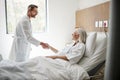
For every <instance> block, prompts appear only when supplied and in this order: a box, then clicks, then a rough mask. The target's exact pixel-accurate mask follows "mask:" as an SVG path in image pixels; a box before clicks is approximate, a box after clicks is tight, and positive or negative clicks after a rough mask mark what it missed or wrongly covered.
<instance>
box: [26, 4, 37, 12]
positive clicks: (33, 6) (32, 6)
mask: <svg viewBox="0 0 120 80" xmlns="http://www.w3.org/2000/svg"><path fill="white" fill-rule="evenodd" d="M34 8H38V6H37V5H34V4H30V5H29V6H28V10H30V11H32V10H33V9H34Z"/></svg>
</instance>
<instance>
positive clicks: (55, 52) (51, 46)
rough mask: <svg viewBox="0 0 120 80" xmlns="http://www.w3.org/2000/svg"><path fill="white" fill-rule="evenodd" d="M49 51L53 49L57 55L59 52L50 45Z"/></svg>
mask: <svg viewBox="0 0 120 80" xmlns="http://www.w3.org/2000/svg"><path fill="white" fill-rule="evenodd" d="M49 49H51V50H52V51H53V52H54V53H57V52H58V50H57V49H55V48H54V47H52V46H50V45H49Z"/></svg>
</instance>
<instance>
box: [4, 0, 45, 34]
mask: <svg viewBox="0 0 120 80" xmlns="http://www.w3.org/2000/svg"><path fill="white" fill-rule="evenodd" d="M46 3H47V0H6V21H7V22H6V24H7V33H14V31H15V27H16V25H17V23H18V21H19V20H20V18H21V17H22V16H24V15H26V14H27V7H28V5H29V4H35V5H37V6H38V15H37V16H36V18H35V19H32V20H31V24H32V30H33V32H34V33H38V32H45V31H46V28H47V26H46V21H47V20H46V19H47V18H46V13H47V9H46V8H47V5H46Z"/></svg>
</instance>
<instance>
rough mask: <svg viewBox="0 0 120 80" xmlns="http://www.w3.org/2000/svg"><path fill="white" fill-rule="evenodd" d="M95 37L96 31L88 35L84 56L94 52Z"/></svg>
mask: <svg viewBox="0 0 120 80" xmlns="http://www.w3.org/2000/svg"><path fill="white" fill-rule="evenodd" d="M96 37H97V33H96V32H92V33H90V34H89V35H88V37H87V39H86V50H85V56H87V57H89V56H91V55H92V54H93V53H94V50H95V43H96Z"/></svg>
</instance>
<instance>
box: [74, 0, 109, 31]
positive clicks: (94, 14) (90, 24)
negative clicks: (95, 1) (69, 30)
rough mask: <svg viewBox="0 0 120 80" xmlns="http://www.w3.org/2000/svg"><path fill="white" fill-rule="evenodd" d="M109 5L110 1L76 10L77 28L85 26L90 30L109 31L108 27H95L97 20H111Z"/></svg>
mask: <svg viewBox="0 0 120 80" xmlns="http://www.w3.org/2000/svg"><path fill="white" fill-rule="evenodd" d="M109 5H110V1H108V2H105V3H102V4H99V5H96V6H93V7H89V8H86V9H82V10H78V11H76V28H77V27H81V28H84V29H85V30H86V31H88V32H92V31H99V32H102V31H104V29H106V30H107V31H108V27H109V25H108V27H105V28H103V27H95V21H104V20H108V22H109Z"/></svg>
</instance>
